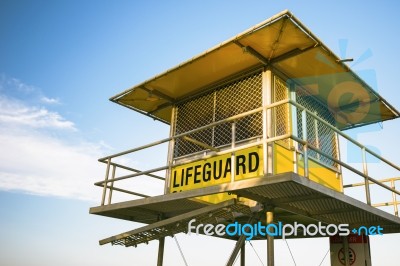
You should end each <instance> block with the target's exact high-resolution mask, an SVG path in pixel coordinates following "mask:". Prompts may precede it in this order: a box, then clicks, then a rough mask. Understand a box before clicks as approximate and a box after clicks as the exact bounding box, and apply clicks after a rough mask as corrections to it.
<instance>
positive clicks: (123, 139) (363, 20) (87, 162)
mask: <svg viewBox="0 0 400 266" xmlns="http://www.w3.org/2000/svg"><path fill="white" fill-rule="evenodd" d="M284 9H289V10H291V11H292V12H293V13H294V15H296V16H297V17H298V18H299V19H300V20H301V21H302V22H303V23H304V24H305V25H306V26H307V27H308V28H309V29H310V30H311V31H312V32H313V33H314V34H315V35H317V36H318V37H319V38H320V39H321V40H322V41H323V42H324V43H325V44H326V45H327V46H328V47H330V48H331V49H332V50H333V51H334V52H335V53H336V54H338V55H339V56H341V57H353V58H354V59H355V61H354V62H353V63H350V66H352V67H353V69H354V70H355V71H356V72H358V73H360V75H362V76H364V77H365V78H366V80H367V81H368V82H369V83H370V84H371V86H373V87H374V88H375V89H376V90H377V91H378V92H379V93H380V94H381V95H382V96H384V97H385V98H386V99H387V100H388V101H389V102H390V103H391V104H392V105H394V106H395V107H397V109H400V97H398V88H397V84H398V82H397V80H398V75H399V73H398V69H399V67H398V62H399V61H400V55H399V53H398V43H399V42H400V40H399V36H398V34H397V29H398V27H399V26H400V19H399V18H398V13H399V11H400V4H398V2H397V1H385V3H384V4H383V3H381V2H378V1H375V2H373V1H369V2H366V1H332V2H331V3H321V1H257V0H251V1H247V2H245V1H218V2H217V1H190V2H189V1H168V2H167V1H113V2H112V1H94V0H91V1H65V0H62V1H49V0H42V1H20V0H13V1H11V0H2V1H1V2H0V37H1V41H0V147H1V151H2V152H1V153H0V206H1V208H0V209H1V210H2V212H1V214H0V215H1V217H0V218H1V219H0V221H1V222H0V225H1V226H0V235H1V236H2V237H1V238H0V264H2V265H109V264H111V263H118V264H119V265H132V263H134V265H155V258H153V260H154V262H151V263H149V262H146V261H148V258H149V257H153V256H155V254H156V250H157V245H156V243H151V244H149V245H148V246H142V247H140V246H139V248H137V249H133V248H130V249H125V248H122V247H111V246H104V247H103V246H102V247H100V246H98V242H97V241H98V240H99V239H101V238H104V237H107V236H110V235H113V234H117V233H120V232H122V231H126V230H130V229H132V228H135V227H137V226H138V225H137V224H131V223H127V222H123V221H118V220H113V219H106V218H102V217H96V216H90V215H89V214H88V209H89V207H90V206H94V205H97V204H98V203H99V201H100V196H101V189H99V188H96V187H94V186H93V182H94V181H97V180H100V179H101V178H102V177H103V172H104V167H103V165H100V164H99V163H98V162H97V159H98V158H99V157H101V156H104V155H106V154H110V153H114V152H118V151H121V150H125V149H128V148H132V147H136V146H140V145H142V144H146V143H148V142H151V141H155V140H158V139H161V138H164V137H166V136H168V127H167V126H166V125H164V124H162V123H160V122H157V121H153V120H152V119H149V118H147V117H144V116H142V115H140V114H138V113H135V112H133V111H130V110H128V109H126V108H123V107H121V106H118V105H116V104H113V103H111V102H109V101H108V98H109V97H111V96H113V95H115V94H116V93H119V92H121V91H122V90H125V89H127V88H129V87H131V86H133V85H135V84H137V83H139V82H141V81H143V80H145V79H148V78H150V77H152V76H154V75H156V74H158V73H160V72H162V71H164V70H166V69H168V68H171V67H173V66H175V65H176V64H178V63H180V62H182V61H184V60H187V59H188V58H191V57H193V56H195V55H197V54H199V53H200V52H203V51H204V50H206V49H208V48H210V47H212V46H214V45H216V44H218V43H220V42H221V41H224V40H226V39H228V38H230V37H232V36H234V35H236V34H237V33H239V32H242V31H243V30H245V29H247V28H249V27H251V26H253V25H255V24H256V23H259V22H261V21H263V20H265V19H266V18H269V17H270V16H272V15H274V14H276V13H278V12H280V11H282V10H284ZM398 132H400V122H399V121H396V120H394V121H389V122H386V123H384V124H383V128H381V127H380V126H379V125H373V126H369V127H367V128H363V129H360V130H358V131H354V132H350V133H351V134H352V135H354V136H355V137H356V138H357V139H358V140H360V141H361V142H363V143H365V144H368V145H370V146H372V147H375V148H376V149H378V151H379V152H380V153H381V154H382V155H384V156H385V157H387V158H390V159H391V160H392V161H394V162H395V163H397V164H398V165H400V157H399V156H398V148H399V144H398V142H397V140H398V136H397V135H398ZM156 159H158V160H159V161H160V162H165V159H166V153H165V156H164V154H161V155H157V156H156ZM350 159H351V158H350ZM135 163H136V164H138V165H146V163H148V162H146V161H145V160H144V159H143V160H142V161H135ZM377 168H378V169H379V166H377ZM385 177H386V176H385ZM178 238H179V239H180V241H181V245H182V246H183V250H184V252H185V253H186V254H187V255H186V256H187V260H188V263H189V265H204V264H205V263H208V264H209V265H221V264H223V263H225V262H226V260H227V258H228V254H230V252H231V249H232V248H233V243H232V242H227V241H222V240H215V239H212V240H210V239H205V238H203V237H197V238H196V239H195V240H193V239H194V238H193V236H192V237H188V236H185V235H178ZM372 240H373V241H372V257H373V261H375V262H376V263H375V264H379V265H383V264H384V265H396V261H399V260H400V254H399V253H398V252H397V249H396V246H397V242H398V240H399V236H396V235H386V236H383V237H380V238H378V237H374V238H373V239H372ZM289 244H290V245H291V248H292V251H293V253H294V256H295V258H296V261H297V262H298V264H297V265H318V264H319V262H320V261H321V260H322V258H323V256H324V255H325V252H326V251H327V249H328V243H327V240H324V239H315V240H301V241H300V240H292V241H289ZM276 245H277V250H279V252H280V253H279V254H282V256H281V257H279V258H277V265H291V263H292V262H291V259H290V257H289V253H288V250H287V248H286V245H285V244H284V243H283V242H279V241H277V244H276ZM166 248H167V250H166V259H165V260H166V265H184V264H183V261H182V260H181V258H180V255H179V251H178V249H177V248H176V246H175V243H174V242H173V240H172V239H168V240H167V247H166ZM255 248H256V249H257V251H258V252H259V254H260V255H261V257H262V258H265V256H266V255H265V253H266V251H265V244H264V243H255ZM200 250H202V252H203V251H204V252H206V253H207V254H209V253H211V254H215V257H216V259H215V260H213V259H212V258H211V256H204V255H202V254H204V253H202V252H200ZM310 250H312V251H313V254H317V255H315V257H312V258H310V255H308V254H310ZM252 252H253V251H252V250H251V249H250V248H249V250H248V256H249V260H250V261H252V262H254V264H252V265H257V263H258V262H257V261H258V259H257V258H256V256H255V254H254V253H252ZM213 262H214V264H213ZM196 263H197V264H196ZM324 263H325V264H323V265H329V263H327V260H325V262H324Z"/></svg>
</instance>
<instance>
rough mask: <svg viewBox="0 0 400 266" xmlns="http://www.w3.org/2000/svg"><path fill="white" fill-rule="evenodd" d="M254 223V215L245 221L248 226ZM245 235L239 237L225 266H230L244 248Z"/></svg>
mask: <svg viewBox="0 0 400 266" xmlns="http://www.w3.org/2000/svg"><path fill="white" fill-rule="evenodd" d="M254 221H255V217H254V215H253V216H251V217H250V219H249V220H248V221H247V223H248V224H251V223H253V222H254ZM246 237H247V236H246V235H244V234H242V235H240V236H239V239H238V240H237V241H236V245H235V247H234V248H233V251H232V254H231V256H230V257H229V259H228V262H227V263H226V266H232V265H233V264H234V263H235V260H236V257H237V255H238V253H239V251H240V250H241V249H242V248H243V247H244V245H245V241H246Z"/></svg>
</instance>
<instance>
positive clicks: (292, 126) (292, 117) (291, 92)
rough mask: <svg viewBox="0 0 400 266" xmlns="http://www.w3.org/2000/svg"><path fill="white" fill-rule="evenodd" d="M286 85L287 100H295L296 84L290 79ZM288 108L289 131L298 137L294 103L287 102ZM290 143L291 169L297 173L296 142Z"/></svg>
mask: <svg viewBox="0 0 400 266" xmlns="http://www.w3.org/2000/svg"><path fill="white" fill-rule="evenodd" d="M288 87H289V100H291V101H293V102H296V84H295V83H294V81H292V80H288ZM289 110H290V120H291V123H290V129H289V130H290V132H291V133H292V134H293V135H294V136H296V137H298V136H299V133H298V125H297V122H298V121H297V107H296V106H295V105H292V104H289ZM290 141H291V143H292V145H293V150H294V151H293V163H294V166H293V171H294V172H295V173H296V174H297V173H298V172H299V163H298V159H297V155H298V154H297V151H298V143H297V142H295V141H293V140H290Z"/></svg>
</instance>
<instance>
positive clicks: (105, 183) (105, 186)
mask: <svg viewBox="0 0 400 266" xmlns="http://www.w3.org/2000/svg"><path fill="white" fill-rule="evenodd" d="M110 164H111V158H108V159H107V169H106V176H105V178H104V187H103V196H102V197H101V206H103V205H104V202H105V200H106V192H107V183H108V176H109V174H110Z"/></svg>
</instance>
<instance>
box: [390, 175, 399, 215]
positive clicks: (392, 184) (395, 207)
mask: <svg viewBox="0 0 400 266" xmlns="http://www.w3.org/2000/svg"><path fill="white" fill-rule="evenodd" d="M390 185H391V187H392V188H393V189H396V186H395V183H394V179H392V180H390ZM392 200H393V206H394V215H396V216H399V210H398V206H397V195H396V193H394V192H392Z"/></svg>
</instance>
